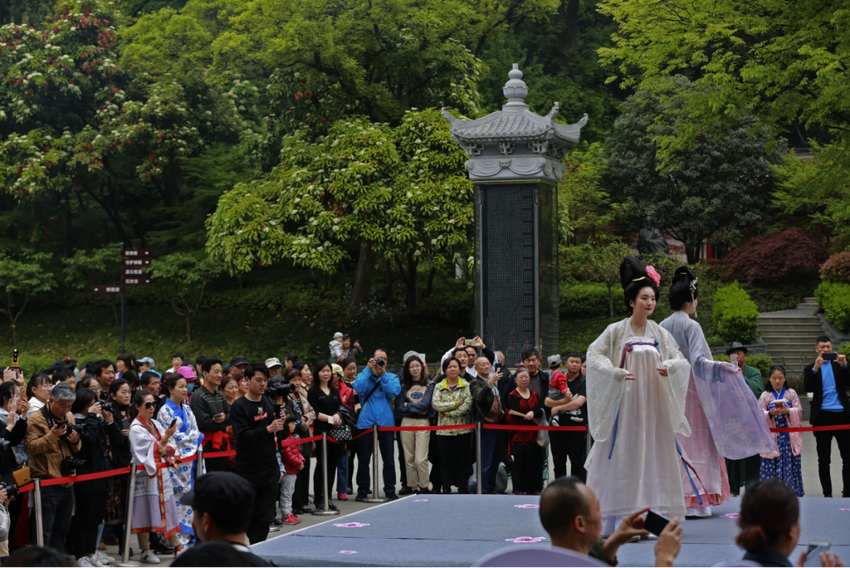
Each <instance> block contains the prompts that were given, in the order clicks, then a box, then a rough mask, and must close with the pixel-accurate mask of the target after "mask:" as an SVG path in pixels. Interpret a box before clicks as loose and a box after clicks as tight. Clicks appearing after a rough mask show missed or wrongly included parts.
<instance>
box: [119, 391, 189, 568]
mask: <svg viewBox="0 0 850 568" xmlns="http://www.w3.org/2000/svg"><path fill="white" fill-rule="evenodd" d="M133 406H134V407H135V411H136V418H135V419H134V420H133V422H132V423H131V424H130V447H131V449H132V451H133V461H132V465H133V467H135V466H137V465H142V466H144V468H145V469H144V471H137V472H136V490H135V492H134V493H133V518H132V519H131V520H130V521H129V522H132V523H133V524H132V526H131V530H132V532H133V533H134V534H137V535H138V538H139V548H141V549H142V555H141V561H142V562H145V563H148V564H159V558H157V557H156V555H155V554H154V553H153V551H152V550H151V544H150V533H159V534H161V535H162V536H163V537H164V538H165V539H167V540H168V543H169V544H171V545H172V546H174V547H180V548H182V547H181V545H180V541H179V540H178V539H177V532H178V531H179V530H180V517H179V516H178V513H177V504H176V502H175V499H174V490H173V488H172V486H171V475H169V473H168V471H166V470H165V469H161V468H160V465H162V464H166V465H167V466H168V467H174V465H175V464H176V463H178V462H179V459H178V458H179V455H178V454H177V450H176V447H175V445H174V443H173V442H172V441H171V438H172V437H173V436H174V432H175V430H176V428H177V424H176V423H175V424H172V425H170V426H169V427H168V428H166V427H164V426H163V425H162V424H160V423H159V422H158V421H156V420H154V418H153V414H154V411H155V410H156V400H155V399H154V396H153V395H152V394H151V393H150V392H148V391H145V390H140V391H136V392H135V393H133ZM169 442H170V443H169Z"/></svg>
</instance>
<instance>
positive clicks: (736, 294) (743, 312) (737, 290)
mask: <svg viewBox="0 0 850 568" xmlns="http://www.w3.org/2000/svg"><path fill="white" fill-rule="evenodd" d="M713 316H714V326H715V328H717V335H719V336H720V337H721V338H722V339H723V342H724V343H726V344H731V343H732V342H733V341H740V342H741V343H750V342H751V341H754V340H755V339H756V338H757V337H758V336H759V312H758V308H757V307H756V304H755V302H753V301H752V300H751V299H750V295H749V294H747V293H746V292H745V291H744V289H743V288H741V286H740V285H739V284H738V283H737V282H734V283H732V284H730V285H729V286H725V287H723V288H720V289H719V290H717V292H716V293H715V294H714V314H713Z"/></svg>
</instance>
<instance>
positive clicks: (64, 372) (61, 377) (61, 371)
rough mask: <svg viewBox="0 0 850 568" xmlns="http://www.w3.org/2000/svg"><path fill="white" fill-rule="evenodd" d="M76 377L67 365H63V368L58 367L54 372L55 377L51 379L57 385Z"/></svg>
mask: <svg viewBox="0 0 850 568" xmlns="http://www.w3.org/2000/svg"><path fill="white" fill-rule="evenodd" d="M73 376H74V371H72V370H71V368H70V367H68V366H67V365H62V366H61V367H57V368H56V369H54V370H53V376H52V377H51V378H50V380H51V381H53V384H54V385H55V384H56V383H58V382H64V381H65V380H66V379H70V378H71V377H73Z"/></svg>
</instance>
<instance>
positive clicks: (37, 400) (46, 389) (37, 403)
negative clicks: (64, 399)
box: [27, 373, 53, 418]
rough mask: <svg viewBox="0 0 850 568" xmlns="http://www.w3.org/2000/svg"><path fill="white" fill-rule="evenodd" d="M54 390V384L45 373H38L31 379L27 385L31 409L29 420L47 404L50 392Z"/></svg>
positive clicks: (28, 413)
mask: <svg viewBox="0 0 850 568" xmlns="http://www.w3.org/2000/svg"><path fill="white" fill-rule="evenodd" d="M52 390H53V383H51V382H50V377H48V376H47V375H45V374H43V373H37V374H36V375H35V376H34V377H33V378H31V379H30V382H29V384H28V385H27V398H28V399H29V403H30V408H29V410H27V418H29V416H30V414H32V413H33V412H38V411H39V410H41V409H42V407H43V406H44V405H45V404H47V401H48V399H50V391H52Z"/></svg>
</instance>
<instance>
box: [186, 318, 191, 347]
mask: <svg viewBox="0 0 850 568" xmlns="http://www.w3.org/2000/svg"><path fill="white" fill-rule="evenodd" d="M186 338H187V339H188V340H189V342H190V343H191V342H192V323H191V318H189V316H186Z"/></svg>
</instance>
